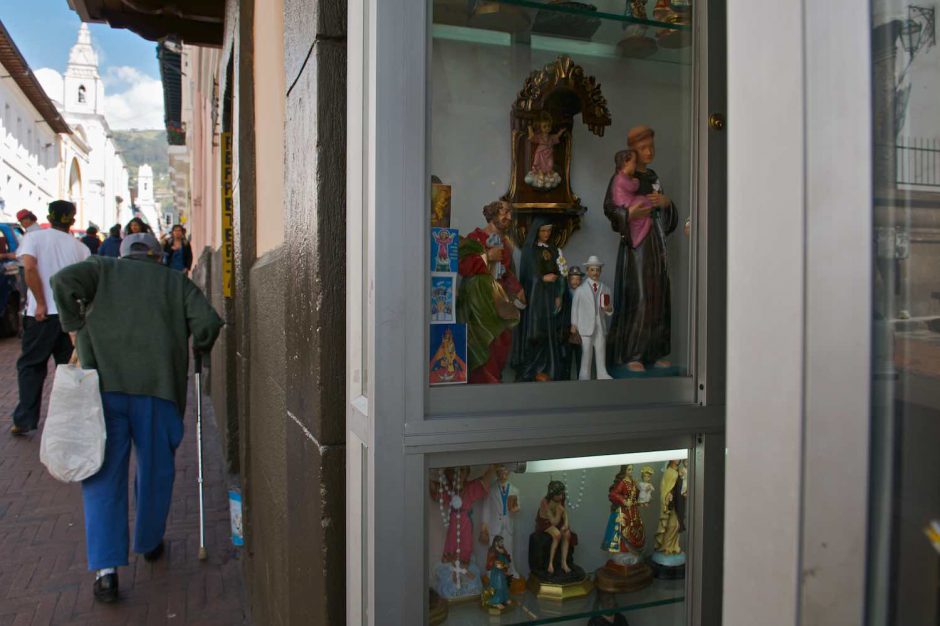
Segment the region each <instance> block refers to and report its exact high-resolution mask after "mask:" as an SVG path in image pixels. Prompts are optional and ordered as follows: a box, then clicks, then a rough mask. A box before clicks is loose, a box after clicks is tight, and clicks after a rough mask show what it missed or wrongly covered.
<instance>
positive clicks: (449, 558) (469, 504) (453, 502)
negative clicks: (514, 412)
mask: <svg viewBox="0 0 940 626" xmlns="http://www.w3.org/2000/svg"><path fill="white" fill-rule="evenodd" d="M494 472H495V469H494V468H493V466H490V467H488V468H487V470H486V472H485V473H484V474H483V476H482V477H480V478H477V479H474V480H468V478H469V476H470V468H469V467H466V466H464V467H460V468H447V469H442V470H440V471H439V472H438V480H432V481H431V498H432V499H433V500H435V501H437V503H438V506H439V508H440V512H441V522H442V523H443V524H444V530H445V533H446V535H445V539H444V550H443V552H442V553H441V564H440V565H438V566H437V569H436V570H435V572H434V574H435V582H436V590H437V592H438V593H439V594H440V595H441V596H443V597H444V598H457V597H465V596H475V595H478V594H479V593H480V592H481V591H482V584H481V581H480V570H479V568H478V567H477V566H476V564H475V563H473V562H472V556H473V518H471V517H470V511H471V509H472V508H473V503H474V502H476V501H478V500H480V499H482V498H484V497H485V496H486V494H487V492H488V491H489V485H490V481H491V480H492V478H493V473H494Z"/></svg>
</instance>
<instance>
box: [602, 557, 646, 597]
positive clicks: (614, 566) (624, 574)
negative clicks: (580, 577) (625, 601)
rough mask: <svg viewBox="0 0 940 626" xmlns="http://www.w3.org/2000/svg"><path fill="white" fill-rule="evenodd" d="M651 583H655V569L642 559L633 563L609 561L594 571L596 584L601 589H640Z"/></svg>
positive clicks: (620, 590)
mask: <svg viewBox="0 0 940 626" xmlns="http://www.w3.org/2000/svg"><path fill="white" fill-rule="evenodd" d="M651 584H653V570H652V569H651V568H650V566H649V565H647V564H646V563H643V562H642V561H641V562H640V563H634V564H633V565H621V564H619V563H614V562H613V561H607V563H606V564H605V565H604V567H601V568H599V569H598V570H597V571H596V572H595V573H594V585H595V586H596V587H597V588H598V589H600V590H601V591H609V592H611V593H623V592H626V591H639V590H640V589H645V588H646V587H649V586H650V585H651Z"/></svg>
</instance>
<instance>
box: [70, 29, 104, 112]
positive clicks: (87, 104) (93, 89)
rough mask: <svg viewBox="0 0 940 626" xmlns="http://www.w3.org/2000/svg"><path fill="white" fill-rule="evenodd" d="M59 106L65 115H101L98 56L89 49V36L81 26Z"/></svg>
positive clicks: (101, 87) (100, 83)
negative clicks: (61, 106)
mask: <svg viewBox="0 0 940 626" xmlns="http://www.w3.org/2000/svg"><path fill="white" fill-rule="evenodd" d="M62 105H63V107H64V109H65V111H66V112H67V113H90V114H96V115H103V114H104V83H102V82H101V76H100V75H99V74H98V54H97V53H96V52H95V49H94V48H93V47H92V45H91V32H90V31H89V30H88V25H87V24H85V23H82V26H81V28H80V29H79V31H78V41H76V42H75V45H74V46H72V51H71V52H70V53H69V65H68V68H66V70H65V93H64V94H63V102H62Z"/></svg>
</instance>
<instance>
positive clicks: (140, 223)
mask: <svg viewBox="0 0 940 626" xmlns="http://www.w3.org/2000/svg"><path fill="white" fill-rule="evenodd" d="M152 232H153V229H152V228H150V226H149V225H148V224H147V222H145V221H144V220H142V219H140V218H139V217H134V218H131V221H129V222H128V223H127V226H125V227H124V234H125V235H134V234H136V233H152Z"/></svg>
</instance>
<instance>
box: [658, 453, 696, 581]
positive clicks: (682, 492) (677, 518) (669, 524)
mask: <svg viewBox="0 0 940 626" xmlns="http://www.w3.org/2000/svg"><path fill="white" fill-rule="evenodd" d="M686 470H687V468H686V464H685V462H684V461H669V463H667V464H666V467H665V468H664V469H663V478H662V481H661V482H660V485H659V498H660V511H659V526H658V527H657V529H656V551H655V552H653V556H652V558H651V559H650V561H651V563H652V564H653V568H654V571H655V572H656V577H657V578H682V577H683V576H685V553H684V552H683V551H682V548H681V547H680V546H679V534H680V533H683V532H685V499H686V494H687V486H686V480H685V478H686Z"/></svg>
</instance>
